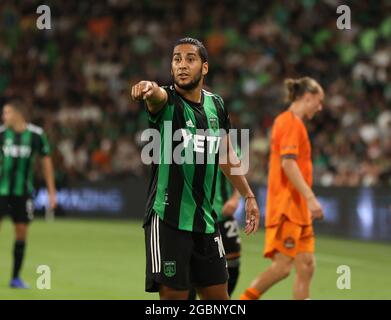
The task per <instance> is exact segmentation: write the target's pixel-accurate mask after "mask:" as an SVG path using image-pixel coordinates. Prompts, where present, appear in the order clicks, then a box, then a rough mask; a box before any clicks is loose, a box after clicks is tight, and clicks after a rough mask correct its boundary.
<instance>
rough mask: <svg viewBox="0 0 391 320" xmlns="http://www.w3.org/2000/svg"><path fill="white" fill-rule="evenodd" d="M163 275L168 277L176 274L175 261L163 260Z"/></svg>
mask: <svg viewBox="0 0 391 320" xmlns="http://www.w3.org/2000/svg"><path fill="white" fill-rule="evenodd" d="M163 271H164V275H165V276H166V277H168V278H171V277H173V276H175V274H176V261H163Z"/></svg>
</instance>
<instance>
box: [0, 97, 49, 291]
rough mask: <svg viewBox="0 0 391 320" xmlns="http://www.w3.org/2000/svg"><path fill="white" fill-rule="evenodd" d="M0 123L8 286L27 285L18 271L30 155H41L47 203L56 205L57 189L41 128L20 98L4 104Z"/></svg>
mask: <svg viewBox="0 0 391 320" xmlns="http://www.w3.org/2000/svg"><path fill="white" fill-rule="evenodd" d="M2 117H3V125H2V126H0V218H2V217H3V216H4V215H5V214H7V213H9V214H10V215H11V218H12V221H13V223H14V226H15V245H14V263H13V272H12V279H11V282H10V287H12V288H28V286H27V285H26V284H25V283H24V282H23V281H22V280H21V279H20V277H19V274H20V270H21V267H22V263H23V257H24V251H25V246H26V238H27V230H28V224H29V222H30V221H31V220H32V218H33V202H32V200H31V194H32V191H33V183H32V180H33V158H34V156H35V155H36V154H39V155H40V156H41V158H42V167H43V174H44V177H45V180H46V184H47V188H48V193H49V206H50V207H51V208H54V207H55V206H56V190H55V184H54V175H53V166H52V161H51V158H50V156H49V154H50V147H49V143H48V140H47V137H46V135H45V133H44V132H43V130H42V128H40V127H37V126H35V125H32V124H29V123H27V122H26V111H25V106H24V104H23V103H22V102H21V101H19V100H13V101H10V102H8V103H6V104H5V105H4V107H3V113H2Z"/></svg>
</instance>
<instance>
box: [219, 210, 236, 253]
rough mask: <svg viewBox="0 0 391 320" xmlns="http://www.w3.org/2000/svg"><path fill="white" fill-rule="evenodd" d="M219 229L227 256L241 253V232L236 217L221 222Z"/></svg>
mask: <svg viewBox="0 0 391 320" xmlns="http://www.w3.org/2000/svg"><path fill="white" fill-rule="evenodd" d="M219 229H220V232H221V237H222V239H223V244H224V249H225V253H226V254H230V253H240V234H239V233H240V230H239V225H238V222H237V221H236V220H235V218H234V217H228V218H227V219H225V220H223V221H220V222H219Z"/></svg>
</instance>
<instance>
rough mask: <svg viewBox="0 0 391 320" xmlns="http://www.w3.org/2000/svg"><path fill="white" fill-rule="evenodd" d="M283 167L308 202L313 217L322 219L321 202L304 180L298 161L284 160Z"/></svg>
mask: <svg viewBox="0 0 391 320" xmlns="http://www.w3.org/2000/svg"><path fill="white" fill-rule="evenodd" d="M281 165H282V168H283V170H284V173H285V175H286V176H287V178H288V179H289V181H290V182H291V183H292V184H293V186H294V187H295V188H296V190H297V191H299V192H300V193H301V194H302V195H303V197H304V198H305V199H306V200H307V204H308V209H309V210H310V212H311V214H312V217H313V218H314V219H322V218H323V209H322V207H321V205H320V203H319V201H318V200H317V199H316V196H315V194H314V192H313V191H312V189H311V188H310V186H309V185H308V184H307V183H306V181H305V180H304V178H303V175H302V174H301V171H300V169H299V167H298V165H297V163H296V160H295V159H291V158H283V159H282V163H281Z"/></svg>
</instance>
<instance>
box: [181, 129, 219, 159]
mask: <svg viewBox="0 0 391 320" xmlns="http://www.w3.org/2000/svg"><path fill="white" fill-rule="evenodd" d="M181 131H182V136H183V146H184V147H185V148H187V147H188V146H189V142H190V141H192V144H193V150H194V151H195V152H198V153H205V147H204V145H205V140H206V145H207V152H208V153H209V154H216V153H217V152H218V151H219V145H220V141H221V137H218V136H209V135H201V134H192V133H190V132H188V130H186V129H181Z"/></svg>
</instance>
